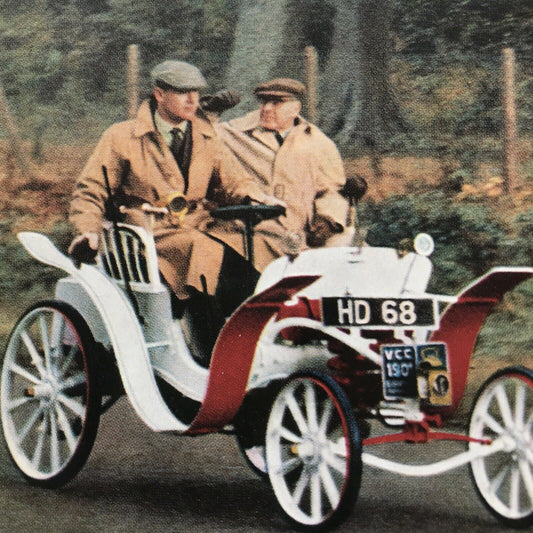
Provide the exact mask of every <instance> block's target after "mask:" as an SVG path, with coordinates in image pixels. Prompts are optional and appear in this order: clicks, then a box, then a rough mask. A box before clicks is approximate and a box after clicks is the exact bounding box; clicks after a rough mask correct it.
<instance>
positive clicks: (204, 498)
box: [0, 399, 503, 533]
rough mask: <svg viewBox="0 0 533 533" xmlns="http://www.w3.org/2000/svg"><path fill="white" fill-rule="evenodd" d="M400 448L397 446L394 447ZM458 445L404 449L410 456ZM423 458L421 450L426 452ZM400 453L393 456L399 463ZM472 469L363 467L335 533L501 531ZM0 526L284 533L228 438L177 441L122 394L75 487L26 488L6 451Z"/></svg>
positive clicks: (59, 531) (1, 464) (1, 465)
mask: <svg viewBox="0 0 533 533" xmlns="http://www.w3.org/2000/svg"><path fill="white" fill-rule="evenodd" d="M397 446H398V445H397ZM452 449H453V450H456V451H460V450H461V449H462V446H456V445H455V444H450V443H447V444H444V445H443V443H438V444H436V445H435V444H431V445H418V446H407V445H399V447H397V448H395V450H397V452H396V453H403V454H404V455H407V454H409V456H410V458H411V461H413V462H416V461H418V460H421V459H423V458H426V459H429V458H430V456H433V458H434V459H436V458H437V457H439V456H443V452H444V454H446V452H447V453H450V451H451V450H452ZM422 454H423V456H424V457H423V456H422ZM399 457H400V455H397V459H399ZM502 529H503V528H502V527H501V526H500V525H499V524H498V523H497V522H496V521H495V520H494V519H493V518H492V517H491V515H490V514H489V513H488V512H487V511H486V510H485V509H484V507H483V506H482V504H481V503H480V502H479V500H478V499H477V496H476V494H475V492H474V488H473V486H472V484H471V482H470V479H469V475H468V469H467V468H465V467H463V468H461V469H458V470H456V471H454V472H453V473H448V474H445V475H441V476H438V477H435V478H432V479H407V478H403V477H400V476H394V475H390V474H387V473H384V472H381V471H377V470H374V469H370V468H366V470H365V472H364V475H363V482H362V488H361V492H360V496H359V501H358V503H357V506H356V508H355V512H354V514H353V516H352V517H351V518H350V519H349V521H348V522H346V523H345V524H344V525H343V526H342V527H341V528H339V529H338V531H339V532H348V531H349V532H354V531H358V532H372V533H375V532H380V531H387V532H390V533H394V532H402V533H405V532H417V533H418V532H422V533H423V532H432V533H433V532H434V531H439V533H447V532H450V533H452V532H453V533H456V532H457V531H471V532H473V533H477V532H501V531H502ZM0 531H1V532H2V533H3V532H6V533H7V532H10V533H19V532H20V533H33V532H39V533H47V532H51V533H52V532H53V533H74V532H75V533H86V532H87V533H89V532H106V533H108V532H109V533H121V532H124V533H126V532H127V533H136V532H142V533H144V532H148V533H160V532H165V533H167V532H217V533H220V532H225V531H232V532H247V533H250V532H285V531H291V529H290V528H288V527H287V525H286V524H285V522H284V521H283V520H282V519H281V518H280V516H279V515H278V513H277V510H276V502H275V500H274V497H273V495H272V494H271V492H270V490H269V486H268V484H266V483H264V482H262V481H260V480H259V479H257V478H256V477H255V476H254V474H253V473H252V472H251V471H250V470H249V469H248V467H247V466H246V464H245V463H244V461H243V459H242V458H241V456H240V453H239V451H238V449H237V447H236V445H235V442H234V439H233V437H231V436H227V435H212V436H204V437H199V438H179V437H171V436H165V435H158V434H155V433H153V432H151V431H150V430H149V429H148V428H146V427H145V426H144V425H143V424H142V423H141V422H140V421H139V420H138V419H137V417H136V415H134V414H133V412H132V410H131V409H130V407H129V405H128V404H127V402H126V400H124V399H123V400H121V401H120V402H119V403H118V404H117V405H115V406H114V407H113V408H112V409H111V410H110V411H109V412H108V413H107V414H106V415H105V416H104V417H103V419H102V422H101V426H100V432H99V435H98V437H97V440H96V445H95V448H94V450H93V452H92V454H91V457H90V458H89V461H88V463H87V465H86V466H85V468H84V470H83V471H82V472H81V473H80V474H79V475H78V477H77V478H76V479H74V481H72V482H71V483H70V484H69V485H67V486H66V487H64V488H62V489H61V490H57V491H46V490H43V489H37V488H33V487H31V486H29V485H27V484H26V483H25V482H24V481H23V480H22V479H21V478H19V476H18V475H17V474H16V473H15V471H14V470H13V468H12V467H11V465H10V463H9V460H8V458H7V457H6V452H5V451H4V450H3V449H2V450H1V451H0Z"/></svg>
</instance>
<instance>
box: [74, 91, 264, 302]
mask: <svg viewBox="0 0 533 533" xmlns="http://www.w3.org/2000/svg"><path fill="white" fill-rule="evenodd" d="M192 138H193V147H192V156H191V164H190V167H189V186H188V190H187V194H186V196H187V199H188V200H195V201H197V202H198V201H200V200H202V199H204V198H205V197H206V194H207V193H208V188H209V186H210V185H211V186H213V185H218V187H222V188H223V189H224V190H225V192H226V193H227V195H228V197H232V198H235V201H238V200H239V198H241V197H242V196H247V195H250V194H251V195H254V192H253V191H254V190H255V189H254V186H252V188H251V189H250V187H249V186H248V187H247V186H246V184H245V183H244V180H239V179H238V178H235V177H234V176H236V175H235V174H234V173H231V172H229V168H228V166H227V161H226V160H225V153H226V152H225V150H224V147H223V146H222V144H221V143H220V140H219V139H218V138H217V136H216V134H215V131H214V129H213V127H212V125H211V124H210V123H209V122H208V121H207V120H204V119H203V118H201V117H200V116H198V117H197V118H196V119H195V120H193V121H192ZM128 162H129V163H128ZM102 165H105V167H106V168H107V173H108V177H109V184H110V187H111V189H112V191H113V192H114V193H116V192H119V193H120V194H124V195H125V196H135V197H140V198H142V199H143V200H144V201H146V202H149V203H151V204H157V202H158V201H159V200H160V199H163V198H165V197H166V196H167V195H168V194H169V193H173V192H176V191H177V192H181V193H183V192H184V190H185V182H184V179H183V176H182V174H181V171H180V169H179V167H178V165H177V163H176V161H175V159H174V156H173V155H172V153H171V151H170V149H169V148H168V146H167V144H166V143H165V141H164V139H163V137H162V135H161V134H160V133H159V132H158V131H157V130H156V129H155V126H154V122H153V118H152V112H151V110H150V102H149V100H146V101H145V102H143V103H142V105H141V107H140V108H139V111H138V114H137V117H136V118H135V119H133V120H129V121H126V122H121V123H117V124H114V125H113V126H111V127H110V128H109V129H108V130H107V131H106V132H105V133H104V134H103V136H102V138H101V140H100V142H99V143H98V145H97V146H96V148H95V150H94V152H93V154H92V155H91V157H90V158H89V161H88V162H87V164H86V166H85V168H84V169H83V171H82V173H81V175H80V177H79V179H78V181H77V183H76V187H75V191H74V195H73V199H72V202H71V206H70V220H71V222H72V223H73V224H74V226H75V227H76V229H77V231H78V232H79V233H85V232H89V231H90V232H100V231H101V228H102V222H103V213H104V203H105V200H106V198H107V196H108V194H107V190H106V187H105V181H104V177H103V172H102ZM209 218H210V217H209V213H208V212H207V211H206V210H204V209H203V208H202V207H198V208H197V209H196V210H195V211H194V212H192V213H190V214H187V215H186V217H185V220H184V221H183V222H182V223H181V224H180V226H179V227H178V226H176V225H173V224H172V223H171V222H170V220H161V221H157V222H156V223H155V225H154V236H155V241H156V247H157V250H158V255H159V267H160V270H161V272H162V274H163V276H164V278H165V279H166V281H167V282H168V283H169V284H170V286H171V287H172V288H173V289H174V290H175V292H176V294H177V295H178V296H179V297H181V298H185V297H187V292H186V290H185V286H186V285H192V286H193V287H195V288H197V289H198V290H201V289H202V285H201V282H200V275H201V274H203V275H205V276H206V280H207V287H208V291H209V293H210V294H213V293H214V292H215V289H216V285H217V281H218V275H219V272H220V266H221V263H222V255H223V247H222V245H221V244H219V243H217V242H216V241H214V240H213V239H211V238H209V237H208V236H206V235H205V234H204V233H201V232H200V231H198V230H197V228H200V227H203V226H204V225H206V224H207V220H209ZM126 222H129V223H134V224H141V225H142V224H143V223H144V216H143V215H142V213H141V212H140V211H139V210H138V209H128V211H127V216H126Z"/></svg>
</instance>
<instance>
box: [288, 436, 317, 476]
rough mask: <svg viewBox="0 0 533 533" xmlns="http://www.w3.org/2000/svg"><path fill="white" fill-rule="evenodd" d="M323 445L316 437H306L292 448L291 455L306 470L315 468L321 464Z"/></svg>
mask: <svg viewBox="0 0 533 533" xmlns="http://www.w3.org/2000/svg"><path fill="white" fill-rule="evenodd" d="M324 448H325V443H324V442H322V441H321V439H319V437H318V436H317V435H307V436H306V437H305V438H304V439H303V441H302V442H300V443H299V444H295V445H294V446H293V447H292V449H291V450H292V453H294V454H295V455H297V456H298V457H299V458H300V459H301V460H302V462H303V463H304V465H305V466H306V467H308V468H317V467H318V466H319V465H320V464H321V463H322V458H323V454H324Z"/></svg>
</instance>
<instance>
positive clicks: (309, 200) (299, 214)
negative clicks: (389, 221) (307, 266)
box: [213, 111, 348, 271]
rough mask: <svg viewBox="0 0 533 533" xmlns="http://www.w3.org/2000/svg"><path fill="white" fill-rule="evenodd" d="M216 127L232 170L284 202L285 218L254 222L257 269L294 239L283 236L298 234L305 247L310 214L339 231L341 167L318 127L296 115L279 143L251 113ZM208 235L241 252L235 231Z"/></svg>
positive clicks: (342, 220)
mask: <svg viewBox="0 0 533 533" xmlns="http://www.w3.org/2000/svg"><path fill="white" fill-rule="evenodd" d="M217 131H218V133H219V135H220V137H221V138H222V140H223V141H224V143H225V145H226V147H227V148H229V151H230V157H231V159H230V163H231V166H232V167H233V170H234V172H236V173H237V175H239V176H240V177H241V178H251V179H252V180H253V181H254V182H255V183H256V184H257V185H258V186H259V187H260V188H261V190H262V191H263V193H264V194H267V195H270V196H275V197H277V198H279V199H281V200H283V201H284V202H285V203H286V204H287V214H286V216H282V217H280V218H279V219H278V220H268V221H264V222H261V223H260V224H259V225H258V226H256V234H255V239H254V248H255V265H256V268H257V269H258V270H260V271H262V270H263V269H264V268H265V267H266V266H267V265H268V263H270V262H271V261H272V260H273V259H275V258H276V257H279V256H280V255H283V254H285V253H286V252H287V251H288V249H287V242H292V243H294V238H293V239H290V240H287V236H288V235H290V234H292V235H294V234H296V235H298V239H299V241H300V242H301V243H302V246H305V232H306V230H307V229H308V227H309V224H310V223H311V222H312V220H313V218H314V216H315V215H322V216H325V217H327V218H329V219H330V220H331V221H334V222H335V223H336V224H337V225H338V229H339V231H342V229H343V228H344V227H345V225H346V220H347V216H348V202H347V200H346V199H345V198H344V197H343V196H342V195H341V194H339V189H340V188H341V187H342V186H343V185H344V183H345V181H346V178H345V174H344V167H343V164H342V159H341V156H340V154H339V152H338V150H337V147H336V146H335V144H334V143H333V141H332V140H331V139H329V138H328V137H327V136H326V135H325V134H324V133H322V131H320V129H318V128H317V127H316V126H314V125H313V124H310V123H309V122H307V121H305V120H304V119H303V118H301V117H299V118H298V124H297V125H295V126H294V128H293V129H292V130H291V131H290V133H289V134H288V136H287V137H286V139H285V141H284V142H283V144H282V146H281V147H280V146H279V144H278V141H276V139H275V137H274V134H273V132H271V131H265V130H263V129H262V128H260V127H259V112H258V111H253V112H251V113H248V114H247V115H245V116H243V117H240V118H237V119H234V120H230V121H229V122H222V123H220V124H218V125H217ZM213 234H215V235H217V237H219V238H221V239H222V240H224V241H225V242H227V243H228V244H231V245H232V246H233V247H234V248H236V249H237V250H238V251H240V252H241V253H242V244H241V242H242V239H241V240H240V241H239V239H238V238H236V236H235V234H232V233H226V234H224V232H219V231H213Z"/></svg>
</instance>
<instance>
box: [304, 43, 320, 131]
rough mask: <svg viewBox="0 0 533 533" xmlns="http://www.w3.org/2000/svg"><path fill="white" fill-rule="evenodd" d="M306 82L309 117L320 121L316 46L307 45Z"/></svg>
mask: <svg viewBox="0 0 533 533" xmlns="http://www.w3.org/2000/svg"><path fill="white" fill-rule="evenodd" d="M304 72H305V84H306V86H307V118H308V120H309V122H312V123H313V124H316V123H317V121H318V113H317V99H318V90H317V85H318V54H317V52H316V49H315V47H314V46H306V47H305V50H304Z"/></svg>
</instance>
